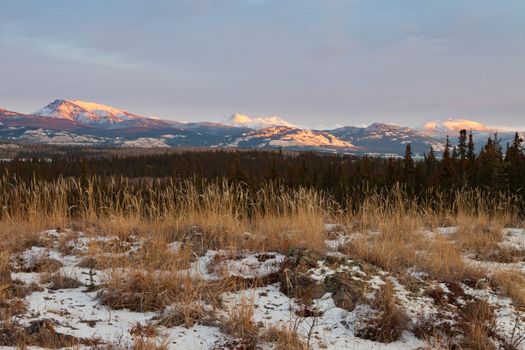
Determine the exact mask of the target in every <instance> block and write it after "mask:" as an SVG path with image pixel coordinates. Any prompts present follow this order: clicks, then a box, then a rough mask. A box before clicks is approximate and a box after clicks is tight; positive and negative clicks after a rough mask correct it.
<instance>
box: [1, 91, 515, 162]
mask: <svg viewBox="0 0 525 350" xmlns="http://www.w3.org/2000/svg"><path fill="white" fill-rule="evenodd" d="M0 123H1V124H0V141H9V142H23V143H37V144H38V143H49V144H68V145H69V144H70V145H86V144H89V145H93V146H104V147H131V146H132V147H179V146H197V147H234V148H263V149H272V148H274V149H275V148H285V149H290V150H313V151H322V152H335V153H352V154H368V155H374V156H375V155H380V156H381V155H382V156H401V155H403V154H404V151H405V148H406V145H407V144H409V143H410V144H411V146H412V151H413V153H414V154H415V155H423V154H424V153H426V152H428V150H429V149H430V147H433V148H434V150H435V151H437V152H441V151H442V150H443V144H444V140H445V138H446V135H450V136H451V137H453V135H455V134H456V135H457V134H459V130H460V128H466V129H467V130H468V131H470V130H472V131H473V132H474V133H475V138H476V142H477V143H478V148H479V144H480V143H481V142H480V141H482V142H484V141H486V137H487V135H488V134H490V133H493V132H495V131H497V130H496V129H495V128H494V127H490V126H487V125H485V124H482V123H478V122H475V121H472V120H467V119H445V120H438V121H432V122H427V123H425V124H424V125H423V126H421V127H416V128H411V127H407V126H401V125H396V124H388V123H382V122H375V123H372V124H370V125H368V126H366V127H361V126H343V127H339V128H334V129H323V130H316V129H309V128H301V127H297V126H295V125H293V124H292V123H290V122H287V121H286V120H284V119H282V118H280V117H276V116H272V117H250V116H247V115H243V114H233V115H232V116H231V117H230V118H229V119H228V120H226V121H225V122H223V123H218V122H177V121H171V120H163V119H158V118H152V117H145V116H141V115H138V114H134V113H131V112H128V111H126V110H124V109H120V108H115V107H111V106H108V105H104V104H100V103H95V102H86V101H81V100H65V99H56V100H54V101H53V102H51V103H49V104H48V105H46V106H45V107H43V108H41V109H39V110H38V111H36V112H33V113H31V114H23V113H18V112H14V111H9V110H6V109H3V108H0ZM504 129H505V130H509V129H508V128H504ZM499 135H500V137H501V138H502V142H503V143H502V144H504V142H506V141H507V140H511V139H512V137H513V136H514V132H512V133H511V132H508V131H504V132H502V133H500V134H499Z"/></svg>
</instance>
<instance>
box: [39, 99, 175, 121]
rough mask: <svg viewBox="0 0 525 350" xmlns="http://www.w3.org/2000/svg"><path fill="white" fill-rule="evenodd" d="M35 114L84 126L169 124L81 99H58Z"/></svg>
mask: <svg viewBox="0 0 525 350" xmlns="http://www.w3.org/2000/svg"><path fill="white" fill-rule="evenodd" d="M31 115H34V116H41V117H49V118H56V119H65V120H70V121H74V122H77V123H79V124H81V125H84V126H92V127H106V128H122V127H131V126H134V127H137V126H140V127H155V126H159V125H161V126H164V125H165V124H168V122H167V121H161V120H159V119H156V118H148V117H143V116H139V115H136V114H132V113H129V112H128V111H125V110H122V109H118V108H114V107H110V106H106V105H103V104H99V103H93V102H86V101H80V100H73V101H69V100H62V99H57V100H55V101H53V102H51V103H50V104H48V105H47V106H45V107H44V108H42V109H40V110H38V111H36V112H33V113H31Z"/></svg>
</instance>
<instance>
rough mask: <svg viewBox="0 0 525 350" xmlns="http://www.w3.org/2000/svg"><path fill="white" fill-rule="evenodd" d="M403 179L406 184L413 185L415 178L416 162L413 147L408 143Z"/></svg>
mask: <svg viewBox="0 0 525 350" xmlns="http://www.w3.org/2000/svg"><path fill="white" fill-rule="evenodd" d="M403 177H404V180H405V182H406V183H411V181H412V180H413V178H414V160H413V159H412V146H411V145H410V143H407V145H406V147H405V158H404V162H403Z"/></svg>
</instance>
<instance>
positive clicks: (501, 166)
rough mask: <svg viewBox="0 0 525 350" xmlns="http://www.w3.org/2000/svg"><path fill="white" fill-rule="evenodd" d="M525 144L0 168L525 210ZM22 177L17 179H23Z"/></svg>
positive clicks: (465, 140) (110, 159)
mask: <svg viewBox="0 0 525 350" xmlns="http://www.w3.org/2000/svg"><path fill="white" fill-rule="evenodd" d="M522 144H523V140H522V139H521V137H520V136H519V135H518V134H516V136H515V138H514V140H513V142H512V143H511V144H508V145H501V144H500V140H499V138H498V136H497V134H496V135H494V136H493V137H490V138H488V140H487V142H486V143H485V145H484V146H483V147H482V149H481V152H479V153H476V152H475V151H474V150H475V145H474V141H473V138H472V134H469V135H467V131H466V130H462V131H461V132H460V135H459V137H457V140H453V139H447V143H446V144H445V145H444V150H443V149H440V153H441V151H442V154H443V156H442V157H439V158H438V157H436V155H435V152H434V149H433V148H431V149H430V150H429V152H428V153H427V154H426V155H425V157H424V159H423V160H414V159H413V158H412V153H411V147H410V145H409V144H408V145H407V147H406V154H405V157H404V158H399V159H395V158H390V159H384V158H374V157H367V156H363V157H356V156H348V155H328V154H319V153H314V152H302V153H286V152H282V151H275V152H273V151H239V152H235V151H226V150H207V151H187V152H177V153H165V154H152V155H140V156H118V155H111V156H105V157H82V156H81V155H79V156H52V157H50V158H32V159H16V158H15V159H12V160H10V161H2V162H0V171H1V172H2V173H3V174H6V176H8V177H12V178H13V179H14V180H13V181H32V180H45V181H51V180H56V179H58V178H65V179H67V178H69V177H74V178H77V179H82V178H86V179H87V178H90V177H93V176H96V177H98V178H99V179H100V180H99V181H100V182H101V183H104V181H110V180H111V178H117V179H121V178H124V179H126V181H128V184H129V185H130V186H136V187H139V186H141V185H142V184H143V183H146V182H147V183H151V181H152V180H153V179H154V180H158V184H160V185H162V184H165V183H169V182H177V181H181V180H187V179H192V180H194V181H195V182H196V183H199V182H200V181H223V180H227V181H231V182H234V183H243V184H244V185H245V186H248V187H249V188H251V189H253V190H258V189H259V188H261V187H262V186H264V184H266V183H268V182H269V181H272V182H276V183H279V184H281V185H282V186H283V187H291V188H297V187H300V186H303V187H311V188H315V189H319V190H322V191H325V192H326V193H329V194H331V195H332V196H333V197H334V198H335V199H336V200H337V201H339V202H341V203H344V202H345V201H347V199H348V198H349V197H352V198H353V199H354V200H357V201H358V200H359V198H360V197H362V196H364V194H363V192H364V191H365V190H366V191H370V190H371V189H372V190H388V189H391V188H392V187H394V186H398V185H399V184H401V186H403V187H404V188H405V190H406V192H407V193H409V194H410V195H412V196H413V197H414V198H428V197H429V196H431V195H432V196H433V195H436V194H439V195H440V196H442V197H444V198H447V196H450V198H452V196H453V194H454V193H455V192H456V191H458V190H464V189H466V190H469V189H479V190H480V191H484V192H485V193H498V192H500V193H501V192H502V193H507V194H513V195H516V196H517V198H518V199H519V200H518V203H521V205H520V206H521V208H525V155H524V153H523V145H522ZM15 179H16V180H15Z"/></svg>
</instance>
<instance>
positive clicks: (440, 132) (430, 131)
mask: <svg viewBox="0 0 525 350" xmlns="http://www.w3.org/2000/svg"><path fill="white" fill-rule="evenodd" d="M462 129H465V130H467V131H473V132H478V133H493V132H496V131H497V130H498V129H500V130H502V129H506V128H496V127H491V126H488V125H485V124H482V123H479V122H476V121H473V120H468V119H461V118H460V119H446V120H437V121H431V122H428V123H425V124H424V125H423V127H422V128H421V132H423V133H424V134H425V135H429V136H444V135H445V136H446V135H452V134H454V135H455V134H457V133H458V132H459V131H460V130H462ZM502 131H503V130H502Z"/></svg>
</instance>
